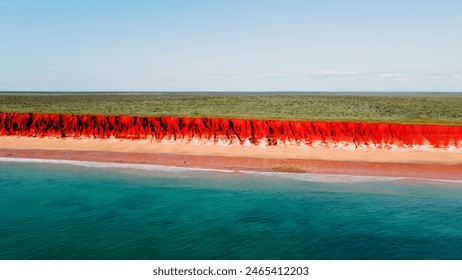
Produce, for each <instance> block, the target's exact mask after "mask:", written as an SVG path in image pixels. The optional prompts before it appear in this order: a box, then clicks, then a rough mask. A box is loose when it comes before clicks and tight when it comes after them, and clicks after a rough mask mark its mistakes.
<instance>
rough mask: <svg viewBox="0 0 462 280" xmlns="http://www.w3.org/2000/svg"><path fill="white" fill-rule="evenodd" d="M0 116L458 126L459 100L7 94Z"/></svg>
mask: <svg viewBox="0 0 462 280" xmlns="http://www.w3.org/2000/svg"><path fill="white" fill-rule="evenodd" d="M0 112H18V113H20V112H24V113H25V112H27V113H32V112H33V113H59V114H78V115H83V114H85V115H106V116H119V115H129V116H175V117H220V118H240V119H265V120H278V119H287V120H320V121H361V122H392V123H435V124H438V123H439V124H452V125H462V94H421V95H406V94H389V95H386V94H365V95H361V94H359V95H348V94H339V95H335V94H324V95H315V94H300V95H298V94H294V95H291V94H285V95H283V94H269V95H262V94H258V95H242V94H230V95H226V94H217V95H213V94H203V95H201V94H193V93H190V94H107V93H106V94H78V93H76V94H66V95H59V94H53V95H17V94H9V95H0Z"/></svg>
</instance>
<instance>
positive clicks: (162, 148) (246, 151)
mask: <svg viewBox="0 0 462 280" xmlns="http://www.w3.org/2000/svg"><path fill="white" fill-rule="evenodd" d="M0 157H3V158H34V159H57V160H76V161H90V162H109V163H125V164H149V165H163V166H176V167H186V168H203V169H216V170H230V171H257V172H291V173H312V174H337V175H356V176H384V177H406V178H416V179H417V178H421V179H443V180H461V179H462V151H461V150H460V149H456V150H444V149H432V148H428V149H414V148H400V149H377V148H367V149H366V148H361V149H354V150H352V149H345V148H327V147H303V146H293V145H284V146H271V147H256V146H250V147H249V146H241V145H227V146H225V145H213V144H200V143H188V144H187V143H181V142H173V141H172V142H161V143H159V142H151V141H149V140H119V139H73V138H52V137H46V138H36V137H16V136H2V137H0Z"/></svg>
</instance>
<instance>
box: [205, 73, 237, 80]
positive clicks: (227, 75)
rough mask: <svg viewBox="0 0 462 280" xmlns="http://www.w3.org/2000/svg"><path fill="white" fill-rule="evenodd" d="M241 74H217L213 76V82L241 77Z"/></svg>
mask: <svg viewBox="0 0 462 280" xmlns="http://www.w3.org/2000/svg"><path fill="white" fill-rule="evenodd" d="M240 74H241V72H225V73H215V74H212V75H211V79H212V80H224V79H228V78H233V77H236V76H238V75H240Z"/></svg>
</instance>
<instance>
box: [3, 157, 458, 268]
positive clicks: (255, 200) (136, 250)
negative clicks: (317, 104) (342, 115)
mask: <svg viewBox="0 0 462 280" xmlns="http://www.w3.org/2000/svg"><path fill="white" fill-rule="evenodd" d="M138 167H139V168H141V169H132V168H126V166H123V165H122V166H120V167H116V166H114V165H104V164H89V165H87V164H85V163H82V164H80V166H76V165H71V164H67V163H66V162H61V163H59V164H56V163H43V162H4V161H0V259H462V182H460V181H452V182H441V181H438V182H436V181H423V180H422V181H420V180H409V179H402V178H401V179H400V178H395V179H393V178H392V179H385V178H379V177H370V178H367V177H354V176H332V175H309V174H308V175H300V174H289V175H276V174H271V173H261V174H256V173H226V172H211V171H193V170H183V169H177V168H161V167H146V166H138Z"/></svg>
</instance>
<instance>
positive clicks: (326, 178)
mask: <svg viewBox="0 0 462 280" xmlns="http://www.w3.org/2000/svg"><path fill="white" fill-rule="evenodd" d="M0 162H20V163H49V164H67V165H74V166H82V167H89V168H118V169H136V170H145V171H159V172H169V173H179V172H191V171H204V172H224V173H236V172H238V173H243V174H249V175H260V176H267V177H271V176H273V177H278V178H283V179H291V180H299V181H306V182H323V183H351V184H354V183H367V182H390V181H397V180H423V181H434V182H444V183H454V184H462V180H446V179H427V178H410V177H387V176H366V175H361V176H358V175H342V174H314V173H288V172H260V171H233V170H226V169H211V168H195V167H178V166H166V165H154V164H136V163H112V162H93V161H79V160H60V159H37V158H12V157H0Z"/></svg>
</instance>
